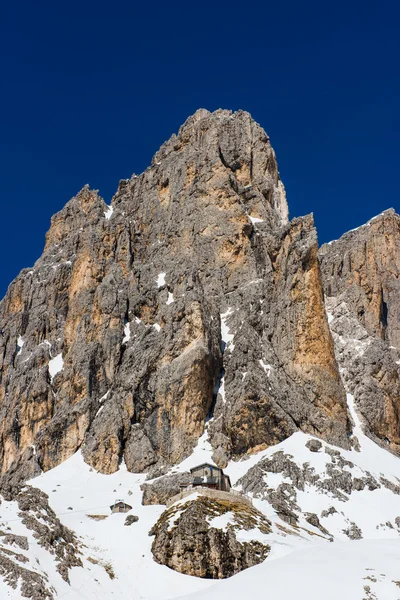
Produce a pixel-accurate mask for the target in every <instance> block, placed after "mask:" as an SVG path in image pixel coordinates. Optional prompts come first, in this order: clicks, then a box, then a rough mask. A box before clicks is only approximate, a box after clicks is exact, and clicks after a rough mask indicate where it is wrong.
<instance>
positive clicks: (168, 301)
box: [165, 292, 174, 304]
mask: <svg viewBox="0 0 400 600" xmlns="http://www.w3.org/2000/svg"><path fill="white" fill-rule="evenodd" d="M173 302H174V295H173V294H172V293H171V292H168V300H167V301H166V303H165V304H172V303H173Z"/></svg>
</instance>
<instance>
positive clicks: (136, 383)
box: [0, 110, 350, 482]
mask: <svg viewBox="0 0 400 600" xmlns="http://www.w3.org/2000/svg"><path fill="white" fill-rule="evenodd" d="M221 315H222V316H221ZM0 327H1V329H2V330H3V331H4V336H0V436H1V440H2V443H1V444H0V471H1V473H2V474H3V476H4V477H5V478H6V480H7V481H9V482H13V481H16V480H18V479H26V478H27V477H32V476H34V475H36V474H38V473H39V472H40V470H41V469H42V470H47V469H50V468H52V467H54V466H55V465H57V464H58V463H60V462H61V461H63V460H65V459H66V458H68V457H69V456H70V455H71V454H72V453H74V452H75V451H76V450H77V449H78V448H81V449H82V453H83V456H84V458H85V460H86V461H87V462H88V463H89V464H90V465H92V466H93V467H94V468H96V469H98V470H99V471H102V472H104V473H111V472H114V471H115V470H116V469H117V468H118V465H119V463H120V462H121V460H122V459H124V460H125V462H126V465H127V467H128V469H129V470H131V471H133V472H137V471H146V470H148V469H152V470H157V469H159V467H160V466H162V465H168V464H174V463H177V462H179V461H180V460H182V459H183V458H184V457H186V456H187V455H188V454H189V453H190V452H191V450H192V448H193V446H194V445H195V443H196V442H197V440H198V438H199V436H200V435H201V434H202V433H203V430H204V425H205V421H206V419H207V417H210V416H214V417H215V418H214V420H213V422H212V425H210V434H211V442H212V444H213V446H214V448H215V455H214V460H216V461H217V462H218V463H219V464H221V465H224V464H225V463H226V461H227V460H228V459H229V457H230V456H232V455H242V454H245V453H248V452H252V451H255V450H257V449H259V448H261V447H266V446H268V445H270V444H274V443H276V442H278V441H280V440H282V439H284V438H286V437H287V436H289V435H290V434H292V433H293V432H294V431H297V430H299V429H301V430H303V431H306V432H309V433H312V434H315V435H317V436H319V437H321V438H323V439H326V440H329V441H331V442H334V443H335V444H338V445H341V446H348V444H349V440H348V436H349V432H350V424H349V422H348V418H347V410H346V404H345V394H344V389H343V386H342V383H341V381H340V377H339V373H338V369H337V364H336V359H335V356H334V347H333V342H332V337H331V334H330V331H329V328H328V324H327V319H326V314H325V309H324V305H323V294H322V284H321V278H320V271H319V265H318V260H317V238H316V233H315V229H314V225H313V220H312V217H311V216H308V217H305V218H302V219H294V220H293V221H291V222H290V223H289V222H288V210H287V203H286V198H285V192H284V188H283V185H282V182H281V180H280V178H279V173H278V167H277V163H276V159H275V154H274V151H273V149H272V147H271V145H270V142H269V139H268V136H267V135H266V133H265V132H264V131H263V129H262V128H261V127H260V126H259V125H258V124H257V123H255V122H254V121H253V119H252V118H251V117H250V115H249V114H248V113H245V112H243V111H239V112H237V113H233V114H232V113H231V112H230V111H224V110H219V111H216V112H215V113H209V112H208V111H205V110H200V111H197V112H196V114H195V115H193V116H192V117H190V118H189V119H188V120H187V121H186V123H185V124H184V125H183V126H182V127H181V129H180V130H179V133H178V135H176V136H175V135H174V136H172V138H171V139H170V140H169V141H167V142H166V143H165V144H164V145H163V146H162V147H161V148H160V150H159V151H158V152H157V153H156V155H155V156H154V159H153V161H152V164H151V166H150V167H149V168H148V169H147V170H146V171H145V172H144V173H143V174H142V175H140V176H139V177H137V176H132V178H131V179H129V180H123V181H121V182H120V184H119V187H118V191H117V193H116V194H115V196H114V198H113V200H112V210H111V209H108V207H107V206H106V205H105V204H104V202H103V200H102V199H101V198H100V197H99V196H98V194H97V192H95V191H92V190H90V189H89V188H88V187H85V188H84V189H83V190H81V192H79V194H78V195H77V196H76V197H75V198H73V199H72V200H71V201H70V202H69V203H68V204H67V205H66V207H65V208H64V209H63V210H62V211H60V212H59V213H58V214H57V215H55V216H54V217H53V219H52V224H51V228H50V231H49V233H48V235H47V240H46V247H45V250H44V253H43V255H42V257H41V258H40V259H39V260H38V261H37V263H36V264H35V265H34V267H33V268H32V269H31V270H28V269H25V270H24V271H22V272H21V274H20V275H19V277H17V279H16V280H15V281H14V282H13V283H12V284H11V286H10V288H9V290H8V293H7V295H6V297H5V298H4V300H3V301H2V303H1V304H0ZM229 336H231V337H229ZM232 336H233V338H232Z"/></svg>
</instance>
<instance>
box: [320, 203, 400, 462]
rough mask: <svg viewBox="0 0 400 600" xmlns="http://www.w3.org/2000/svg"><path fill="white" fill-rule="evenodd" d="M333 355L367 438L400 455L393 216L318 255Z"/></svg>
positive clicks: (399, 228)
mask: <svg viewBox="0 0 400 600" xmlns="http://www.w3.org/2000/svg"><path fill="white" fill-rule="evenodd" d="M319 257H320V263H321V272H322V279H323V284H324V290H325V294H326V300H325V304H326V308H327V311H328V314H329V321H330V328H331V331H332V335H333V339H334V343H335V353H336V358H337V361H338V363H339V365H340V368H341V374H342V378H343V381H344V383H345V386H346V389H347V391H348V392H350V393H351V394H353V396H354V400H355V404H356V407H357V410H358V413H359V415H360V418H361V421H362V423H363V427H364V429H365V432H366V433H367V434H368V435H370V437H372V438H373V439H374V440H375V441H376V442H378V443H380V444H381V445H384V446H385V447H387V448H388V449H391V450H392V451H394V452H396V453H399V451H400V379H399V378H400V369H399V364H400V362H399V361H400V351H399V349H400V337H399V331H400V300H399V298H400V287H399V278H398V273H399V268H400V217H399V216H398V215H396V214H395V212H394V211H393V209H390V210H388V211H385V212H384V213H383V214H382V215H379V216H378V217H375V218H374V219H372V220H371V221H369V223H367V224H366V225H365V226H363V227H360V228H359V229H358V230H356V231H353V232H349V233H346V234H345V235H344V236H342V237H341V238H340V240H337V241H335V242H332V243H331V244H326V245H324V246H322V248H321V249H320V252H319Z"/></svg>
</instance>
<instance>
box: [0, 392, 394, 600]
mask: <svg viewBox="0 0 400 600" xmlns="http://www.w3.org/2000/svg"><path fill="white" fill-rule="evenodd" d="M348 403H349V409H350V412H351V415H352V418H353V420H354V422H355V427H354V436H356V437H357V439H358V444H357V442H356V441H355V444H354V445H355V447H357V448H358V449H353V450H351V451H344V450H342V449H338V448H334V447H333V446H329V445H328V444H325V443H323V444H322V446H321V448H320V449H319V450H318V451H315V450H314V451H311V450H310V448H309V447H307V446H306V444H307V443H308V442H309V441H310V440H313V439H315V438H312V437H311V436H308V435H305V434H303V433H301V432H298V433H296V434H294V435H293V436H291V437H290V438H289V439H287V440H285V441H284V442H282V443H280V444H278V445H277V446H274V447H271V448H268V449H267V450H264V451H262V452H260V453H258V454H256V455H252V456H250V457H249V458H247V460H241V461H239V462H231V463H230V464H229V465H228V467H227V468H226V472H227V473H228V474H229V475H230V477H231V480H232V483H233V484H234V485H235V484H236V486H237V487H238V488H239V489H240V487H242V488H246V486H250V487H251V485H253V479H252V477H253V475H252V473H253V474H254V473H255V475H256V477H258V479H257V485H255V487H254V485H253V489H254V492H253V493H252V492H249V495H250V496H251V495H253V496H254V497H253V503H254V506H255V507H256V508H257V509H259V510H260V511H261V512H263V513H264V514H265V515H266V516H267V517H268V519H270V521H271V522H272V533H271V534H269V535H268V536H267V537H268V543H269V544H270V546H271V553H270V555H269V557H268V559H267V560H266V561H265V562H264V563H262V564H261V565H258V566H256V567H252V568H250V569H247V570H246V571H244V572H242V573H240V574H238V575H235V576H234V577H233V578H231V579H228V580H223V581H211V580H202V579H198V578H194V577H190V576H187V575H182V574H180V573H177V572H175V571H173V570H171V569H168V568H167V567H164V566H161V565H159V564H157V563H156V562H155V561H154V560H153V557H152V553H151V544H152V539H153V538H152V537H150V536H149V530H150V529H151V527H152V526H153V524H154V523H155V522H156V521H157V519H158V518H159V516H160V515H161V514H162V512H163V510H164V508H165V507H164V506H143V505H142V504H141V499H142V492H141V490H140V485H141V484H142V483H143V482H144V481H145V475H143V474H141V475H135V474H132V473H129V472H128V471H127V470H126V468H125V466H124V465H122V466H121V468H120V469H119V471H118V472H117V473H115V474H113V475H102V474H99V473H97V472H96V471H94V470H93V469H92V468H90V467H89V466H88V465H87V464H86V463H85V462H84V461H83V459H82V457H81V455H80V453H77V454H75V455H74V456H73V457H71V458H70V459H69V460H67V461H65V462H64V463H63V464H61V465H59V466H58V467H56V468H55V469H53V470H51V471H48V472H47V473H43V474H42V475H41V476H39V477H37V478H35V479H34V480H32V481H31V482H30V484H31V485H33V486H35V487H37V488H39V489H40V490H43V491H44V492H45V493H46V494H48V496H49V504H50V505H51V507H52V508H53V510H54V511H55V513H56V514H57V516H58V518H59V519H60V520H61V521H62V523H63V524H64V525H66V526H67V527H69V528H70V529H72V530H73V531H74V532H75V533H76V535H77V537H78V539H79V540H80V542H81V543H82V546H81V552H82V555H81V559H82V564H83V566H82V567H73V568H72V569H70V574H69V577H70V584H68V583H67V582H65V581H64V580H63V579H62V578H61V576H60V574H59V573H58V571H57V570H56V562H55V559H54V556H52V555H51V554H50V553H49V552H46V551H45V550H44V549H43V548H42V547H41V546H40V545H38V543H37V542H35V539H34V538H33V537H32V531H30V530H29V529H27V528H26V527H25V525H23V524H22V522H21V520H20V519H19V515H18V507H17V504H16V502H5V501H3V502H2V504H1V506H0V529H7V527H9V528H10V529H11V531H12V532H13V533H15V534H19V535H25V536H27V538H28V539H29V550H22V549H18V552H19V553H21V554H23V555H25V556H27V557H28V558H29V567H27V568H31V569H33V570H36V571H37V572H41V573H47V574H48V577H49V586H51V587H52V588H53V590H54V597H55V598H63V599H65V600H68V599H71V600H75V599H76V600H81V599H85V600H89V599H93V600H94V599H96V600H101V599H103V598H104V599H106V598H107V599H109V598H115V599H116V600H118V599H121V600H122V599H124V600H125V599H126V598H140V599H142V600H167V599H175V598H181V597H182V598H190V599H192V598H193V600H195V599H201V598H204V599H205V598H207V599H210V600H213V599H214V598H215V599H217V598H218V600H221V599H222V600H224V599H225V598H226V600H228V598H229V600H232V599H235V598H241V599H242V598H245V597H254V598H264V597H265V598H267V597H268V598H274V600H279V599H282V600H283V599H289V598H293V597H296V598H299V599H300V598H307V600H312V599H314V598H315V599H317V598H318V599H320V598H321V597H322V596H323V597H324V598H329V599H335V600H336V599H337V598H339V597H340V598H349V599H351V600H354V599H355V598H360V600H361V599H362V598H367V599H370V598H371V599H372V598H379V599H381V600H391V599H393V600H394V599H398V598H400V587H399V586H398V584H397V582H398V580H400V540H399V532H400V496H399V492H400V487H399V486H400V461H399V460H398V458H396V457H395V456H394V455H392V454H390V453H389V452H387V451H386V450H385V449H383V448H381V447H379V446H377V445H376V444H375V443H374V442H373V441H372V440H370V439H369V438H368V437H366V436H365V435H364V434H363V433H362V431H361V426H360V423H359V421H358V418H357V414H356V412H355V408H354V404H353V400H352V397H351V396H350V395H349V396H348ZM211 453H212V449H211V446H210V444H209V443H208V440H207V431H206V432H205V434H204V435H203V436H202V438H201V439H200V440H199V444H198V446H197V448H196V449H195V450H194V452H193V454H192V456H191V457H189V458H188V459H186V460H185V461H183V462H182V463H181V464H180V465H177V466H176V467H174V468H173V469H172V470H171V472H179V471H186V470H187V469H189V468H190V467H192V466H194V465H196V464H199V463H200V462H203V461H205V460H207V461H211ZM277 456H278V458H279V457H280V459H279V461H280V462H279V461H278V463H277V462H276V460H277V458H276V457H277ZM282 457H284V459H283V463H282ZM285 461H286V462H285ZM287 461H289V463H290V465H289V471H288V470H287V468H286V467H285V468H283V469H281V470H280V467H279V464H286V463H287ZM289 463H288V464H289ZM277 464H278V468H277V467H276V465H277ZM271 465H272V466H271ZM293 465H295V466H293ZM255 469H256V471H255ZM268 469H271V470H268ZM296 469H297V470H296ZM332 469H333V471H332ZM274 471H275V472H274ZM332 472H333V473H334V475H335V473H336V476H337V478H338V479H335V476H334V477H333V478H332ZM260 473H261V475H260ZM293 473H297V475H296V477H295V476H294V475H293ZM299 473H300V475H299ZM304 473H306V477H305V480H304V482H303V480H302V476H303V475H302V474H304ZM310 473H311V476H309V474H310ZM299 478H300V479H299ZM342 478H344V480H345V481H346V482H347V483H346V484H345V487H346V485H347V486H348V485H349V482H352V481H357V482H358V483H357V485H356V488H358V487H362V486H361V485H359V482H360V481H361V482H362V481H363V479H364V478H365V479H366V480H368V481H369V488H370V489H369V488H368V486H364V488H363V489H350V488H349V490H350V491H349V490H348V491H349V493H346V491H344V489H343V488H341V487H340V484H339V487H338V488H337V489H335V486H334V485H333V484H332V481H334V482H335V481H339V482H340V481H341V480H342ZM299 480H300V483H299ZM249 481H250V484H251V485H250V484H249ZM327 481H328V482H329V485H326V482H327ZM374 481H375V482H376V484H377V485H376V486H375V484H373V483H371V482H374ZM302 482H303V483H302ZM382 482H383V483H382ZM303 484H304V485H303ZM280 486H281V487H280ZM282 486H283V487H282ZM288 486H289V487H288ZM290 486H292V487H293V489H294V490H295V498H294V499H293V497H292V496H293V492H291V491H290ZM324 486H325V487H324ZM300 488H302V489H300ZM279 490H281V491H282V490H283V491H285V490H286V493H287V497H288V501H289V502H291V501H293V502H294V503H295V505H296V506H297V509H295V513H296V515H297V517H298V522H297V523H292V524H290V523H288V522H285V521H283V520H282V518H281V517H280V516H278V514H277V511H276V506H275V505H274V501H272V502H271V498H275V496H274V493H275V494H276V493H278V492H279ZM271 494H272V495H271ZM118 499H123V500H124V501H125V502H127V503H129V504H130V505H131V506H132V510H131V511H130V512H129V513H128V515H131V514H134V515H136V516H138V517H139V520H138V521H137V522H134V523H132V525H130V526H126V525H125V519H126V516H127V515H126V514H111V511H110V505H112V504H113V503H114V502H115V501H116V500H118ZM332 507H334V511H333V510H332ZM310 514H315V515H317V516H318V518H319V522H320V525H321V526H322V530H321V528H319V527H317V526H316V525H315V523H314V521H313V520H311V522H310V519H309V515H310ZM307 519H308V520H307ZM225 520H226V519H225ZM225 520H224V519H222V520H221V523H220V525H221V527H224V526H226V523H225ZM218 523H219V522H217V521H216V522H215V523H213V526H214V527H218ZM313 523H314V524H313ZM352 524H354V525H355V526H356V530H355V531H357V530H359V532H360V536H362V538H361V539H356V540H350V539H349V530H350V533H351V529H352ZM323 530H326V532H325V533H324V531H323ZM346 531H347V533H346ZM350 537H351V535H350ZM356 537H357V536H356ZM358 537H359V536H358ZM2 540H3V541H2ZM330 540H333V542H331V541H330ZM0 548H6V549H7V548H8V549H13V550H14V551H16V550H15V548H11V546H10V545H9V544H8V545H7V544H6V543H5V542H4V538H1V537H0ZM288 574H290V576H288ZM368 590H369V591H368ZM374 594H375V596H374ZM0 597H1V598H10V599H11V598H12V599H17V598H18V599H19V598H21V596H20V589H19V587H17V589H16V590H12V589H11V588H10V587H9V586H8V585H7V584H6V583H4V581H2V580H0Z"/></svg>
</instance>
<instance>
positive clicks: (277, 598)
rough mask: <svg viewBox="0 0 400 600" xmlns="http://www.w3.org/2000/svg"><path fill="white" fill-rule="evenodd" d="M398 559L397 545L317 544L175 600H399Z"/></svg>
mask: <svg viewBox="0 0 400 600" xmlns="http://www.w3.org/2000/svg"><path fill="white" fill-rule="evenodd" d="M283 551H284V550H283ZM399 556H400V553H399V542H398V541H397V540H390V541H389V540H387V541H385V542H382V541H380V540H359V541H356V542H335V543H333V544H327V543H318V542H317V543H315V544H313V545H312V546H311V547H309V548H304V547H301V548H299V549H297V550H295V551H294V552H292V553H291V554H289V555H288V556H287V555H284V556H279V554H278V555H277V556H276V558H275V559H274V557H273V556H272V557H271V558H269V559H267V560H266V561H265V562H263V563H262V564H260V565H257V566H256V567H252V568H251V569H246V570H245V571H242V572H241V573H239V574H238V575H235V576H234V577H231V578H229V579H225V580H222V581H217V582H215V583H214V584H213V585H212V586H211V587H209V588H207V589H206V590H201V591H198V592H197V593H194V594H186V595H182V596H180V597H179V600H243V599H247V598H254V599H255V600H264V598H265V599H267V598H271V600H291V599H296V600H321V599H322V598H323V599H324V600H340V599H342V600H362V599H363V598H365V599H366V600H367V599H368V598H370V599H371V600H373V599H377V600H378V599H379V600H398V599H399V597H400V591H399V587H398V586H397V584H396V581H398V580H399V570H400V558H399ZM366 586H368V587H370V589H371V592H372V593H373V594H374V595H370V594H367V593H366V590H365V588H366Z"/></svg>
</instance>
